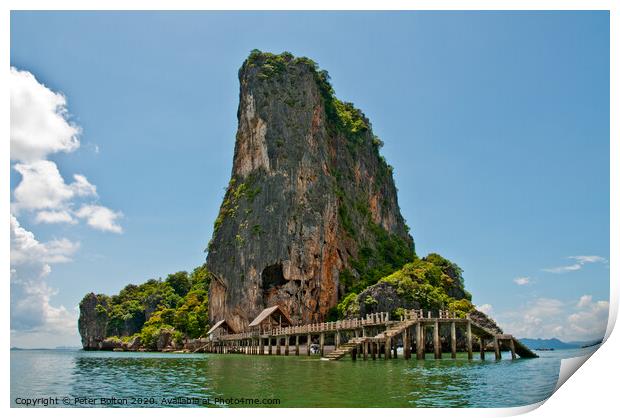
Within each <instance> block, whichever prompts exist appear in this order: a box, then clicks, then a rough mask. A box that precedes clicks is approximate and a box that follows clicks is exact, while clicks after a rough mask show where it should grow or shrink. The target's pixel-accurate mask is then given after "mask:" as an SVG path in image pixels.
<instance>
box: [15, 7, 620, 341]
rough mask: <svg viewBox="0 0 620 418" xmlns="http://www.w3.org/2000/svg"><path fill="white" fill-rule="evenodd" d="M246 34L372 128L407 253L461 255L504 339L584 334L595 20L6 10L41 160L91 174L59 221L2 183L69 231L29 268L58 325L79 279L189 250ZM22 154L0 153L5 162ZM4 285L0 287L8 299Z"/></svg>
mask: <svg viewBox="0 0 620 418" xmlns="http://www.w3.org/2000/svg"><path fill="white" fill-rule="evenodd" d="M254 48H258V49H261V50H264V51H271V52H277V53H279V52H282V51H290V52H292V53H293V54H295V55H305V56H308V57H310V58H312V59H314V60H315V61H317V62H318V63H319V65H320V66H321V67H322V68H324V69H327V70H328V71H329V73H330V75H331V77H332V83H333V85H334V88H335V90H336V94H337V96H338V97H339V98H341V99H343V100H347V101H352V102H353V103H355V104H356V105H357V106H358V107H359V108H361V109H362V110H363V111H364V112H365V114H366V115H367V116H368V117H369V118H370V120H371V122H372V124H373V129H374V131H375V133H376V134H377V135H379V136H380V137H381V138H382V139H383V140H384V142H385V146H384V148H383V150H382V152H383V154H384V155H385V157H386V159H387V160H388V162H389V163H390V164H391V165H392V166H394V168H395V170H394V171H395V180H396V184H397V187H398V189H399V202H400V207H401V211H402V213H403V215H404V217H405V218H406V219H407V221H408V223H409V225H410V226H411V229H412V234H413V237H414V239H415V241H416V247H417V252H418V254H420V255H424V254H426V253H428V252H439V253H441V254H442V255H444V256H446V257H447V258H449V259H451V260H453V261H455V262H456V263H457V264H459V265H460V266H461V267H462V268H463V269H464V271H465V273H464V276H465V281H466V286H467V288H468V289H469V290H470V291H471V292H472V293H473V295H474V303H476V304H477V305H479V306H483V307H484V308H483V309H485V310H487V311H489V312H490V313H491V314H492V316H493V317H495V318H496V319H497V320H498V321H499V323H500V325H503V326H504V327H505V328H506V329H507V331H509V332H513V333H514V334H516V335H518V336H529V337H532V336H533V337H538V336H546V337H553V336H558V337H560V338H562V339H568V340H570V339H588V338H592V337H596V336H598V334H600V330H601V329H604V324H603V321H602V318H604V316H605V315H606V309H607V305H606V302H605V301H607V300H608V297H609V264H608V262H607V260H608V259H609V15H608V13H607V12H535V13H528V12H507V13H499V12H406V13H403V12H393V13H388V12H383V13H370V12H367V13H359V12H358V13H354V12H338V13H320V12H313V13H301V12H300V13H286V12H278V13H274V12H251V13H250V12H239V13H232V12H226V13H223V12H222V13H210V12H166V13H164V12H161V13H148V12H133V13H130V12H123V13H113V12H105V13H101V12H98V13H68V12H46V13H42V12H39V13H37V12H13V13H12V14H11V65H12V66H13V67H15V68H16V69H17V70H19V71H20V74H24V73H23V72H25V71H27V72H29V73H31V74H32V75H34V77H36V80H37V81H38V82H39V83H41V84H43V85H45V86H46V87H47V88H48V89H49V90H51V91H53V92H59V93H62V94H63V95H64V96H65V97H66V109H67V111H68V113H69V114H68V115H65V116H66V118H67V119H68V120H69V121H70V122H71V123H72V124H73V125H76V126H79V127H80V130H81V132H80V134H79V141H80V146H79V148H77V149H72V150H71V152H48V153H47V154H46V155H45V156H44V159H46V160H49V161H52V162H53V163H55V165H56V166H57V167H58V170H59V171H60V174H61V176H62V178H63V179H64V180H65V181H66V183H67V184H69V183H71V182H72V181H73V176H74V175H75V174H81V175H83V176H85V177H86V178H87V181H88V182H89V184H91V185H95V186H96V194H94V193H90V194H89V193H88V192H84V193H82V194H79V193H74V196H77V197H75V199H78V200H74V201H71V202H72V203H70V204H71V205H73V206H72V208H73V210H74V219H73V221H72V222H71V223H68V222H65V223H58V222H57V223H44V222H35V219H36V216H37V211H36V210H33V209H31V210H29V209H27V208H26V209H23V210H19V211H17V210H14V209H13V208H14V207H17V206H18V205H16V201H17V198H16V197H15V195H14V193H13V191H14V190H15V188H16V187H17V186H18V185H19V183H20V182H21V181H22V178H21V176H20V175H19V174H18V173H17V171H16V170H15V169H12V170H11V190H12V196H11V199H12V202H13V206H12V211H13V212H14V215H15V219H16V220H17V221H18V223H19V228H21V229H20V231H30V232H32V233H33V234H34V237H35V239H36V240H37V241H38V242H39V243H49V242H59V241H60V240H63V239H64V240H66V241H63V242H70V243H79V247H72V250H70V251H69V253H68V254H67V257H66V258H67V260H63V262H57V261H54V260H52V261H51V262H50V263H49V266H50V267H51V271H50V272H49V273H47V274H45V275H44V276H45V277H44V278H37V280H40V281H39V282H38V283H45V285H46V286H47V290H46V291H44V292H43V293H45V292H47V293H45V294H47V295H48V298H47V299H45V297H44V296H45V295H43V299H44V300H48V302H46V303H48V305H47V308H48V309H50V310H52V312H56V313H57V314H58V309H59V307H61V306H62V307H64V308H65V310H66V312H62V315H64V316H66V320H65V321H64V322H62V323H63V324H70V323H72V322H71V321H73V320H75V318H76V317H75V307H76V305H77V304H78V303H79V301H80V299H81V298H82V297H83V295H84V294H85V293H87V292H89V291H95V292H98V293H99V292H100V293H109V294H111V293H116V292H117V291H118V290H120V289H121V288H122V287H123V286H124V285H126V284H127V283H139V282H143V281H145V280H147V279H149V278H157V277H165V275H166V274H167V273H170V272H174V271H178V270H190V269H192V268H193V267H195V266H198V265H199V264H201V263H202V262H203V261H204V258H205V254H204V253H203V249H204V248H205V247H206V245H207V243H208V241H209V239H210V237H211V232H212V225H213V221H214V219H215V217H216V214H217V211H218V209H219V205H220V203H221V198H222V196H223V193H224V187H225V185H226V184H227V182H228V179H229V176H230V171H231V167H232V155H233V147H234V137H235V131H236V111H237V104H238V88H239V86H238V80H237V70H238V69H239V67H240V65H241V63H242V61H243V60H244V59H245V57H246V56H247V55H248V54H249V51H250V50H252V49H254ZM11 141H12V146H13V134H12V137H11ZM20 161H21V163H22V164H23V161H22V160H20V159H17V160H16V158H15V156H14V155H13V151H12V166H14V165H15V164H20ZM26 164H28V163H26ZM73 190H77V189H73ZM84 196H86V197H84ZM79 199H86V200H88V199H90V200H89V201H88V202H84V201H82V200H79ZM67 202H69V201H67ZM83 204H87V205H91V206H90V207H92V205H95V206H97V207H105V208H108V209H109V210H110V211H111V212H112V213H114V214H119V212H120V213H122V215H121V216H119V217H117V218H115V220H114V225H115V226H116V227H118V228H122V232H120V233H119V229H116V230H114V227H108V228H107V229H106V228H101V227H93V225H95V226H96V222H95V221H93V222H94V224H93V225H89V224H88V222H90V221H91V220H93V219H94V218H93V217H92V216H90V214H89V213H83V214H82V215H83V216H78V215H77V213H78V212H79V209H78V208H80V207H83V206H80V205H83ZM108 213H109V212H108ZM91 214H92V213H91ZM99 226H100V225H99ZM108 226H110V225H108ZM12 237H13V236H12ZM12 245H13V242H12ZM12 250H13V247H12ZM12 257H13V254H12ZM570 257H573V258H570ZM68 259H70V261H69V260H68ZM13 264H14V263H13V259H12V268H14V269H15V267H14V266H13ZM571 266H572V267H571ZM562 267H568V268H564V269H563V268H562ZM20 274H21V272H20ZM24 274H26V273H24ZM42 276H43V275H41V277H42ZM13 279H14V278H13V276H12V282H13V281H14V280H13ZM515 279H521V280H517V282H519V283H521V284H517V283H516V282H515ZM33 280H34V279H33ZM16 286H17V285H16ZM16 286H12V289H13V288H14V287H16ZM22 293H23V292H22ZM22 293H20V292H17V291H16V292H14V291H13V290H12V307H13V305H16V304H17V303H19V301H20V300H19V299H20V298H22V297H23V296H22ZM40 299H41V298H40ZM40 299H35V300H33V302H34V303H36V300H40ZM22 308H23V306H22ZM53 309H56V311H53ZM15 312H17V310H16V311H15ZM20 312H21V313H20V314H19V315H22V316H27V315H33V316H36V315H39V316H41V315H42V316H43V318H34V319H33V320H32V321H31V320H30V319H28V318H19V320H18V318H16V315H17V313H16V314H15V315H13V316H12V320H13V324H15V323H19V324H21V325H19V327H18V328H15V326H13V332H12V344H13V345H23V346H34V345H39V346H40V345H42V344H41V343H40V342H41V337H42V336H44V335H46V334H45V333H46V332H48V333H49V330H50V329H52V328H53V326H52V325H50V326H47V327H46V325H45V324H46V321H47V322H49V321H51V319H50V318H53V317H54V315H50V314H49V313H48V314H44V313H43V314H42V313H41V309H37V308H36V307H34V306H33V307H30V308H28V309H23V310H22V311H20ZM59 315H60V314H59ZM55 324H56V323H55ZM58 326H60V325H58ZM46 330H47V331H46ZM54 335H55V337H51V336H49V335H48V337H49V338H48V340H49V341H50V344H52V345H60V344H65V343H66V344H72V345H76V344H77V343H78V341H79V340H78V337H77V336H76V333H75V329H73V330H72V331H70V332H69V331H67V332H66V333H62V332H60V333H55V334H54Z"/></svg>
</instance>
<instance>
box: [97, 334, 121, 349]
mask: <svg viewBox="0 0 620 418" xmlns="http://www.w3.org/2000/svg"><path fill="white" fill-rule="evenodd" d="M100 349H101V350H116V351H122V350H123V343H122V342H121V340H119V339H118V338H115V337H108V338H106V339H105V340H103V341H102V342H101V347H100Z"/></svg>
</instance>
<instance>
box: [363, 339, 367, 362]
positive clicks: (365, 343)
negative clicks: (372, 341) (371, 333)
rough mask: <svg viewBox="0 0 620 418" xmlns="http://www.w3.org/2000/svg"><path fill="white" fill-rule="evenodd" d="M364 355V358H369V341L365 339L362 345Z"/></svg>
mask: <svg viewBox="0 0 620 418" xmlns="http://www.w3.org/2000/svg"><path fill="white" fill-rule="evenodd" d="M362 351H363V352H362V355H363V356H364V360H366V359H367V358H368V342H367V341H364V342H363V346H362Z"/></svg>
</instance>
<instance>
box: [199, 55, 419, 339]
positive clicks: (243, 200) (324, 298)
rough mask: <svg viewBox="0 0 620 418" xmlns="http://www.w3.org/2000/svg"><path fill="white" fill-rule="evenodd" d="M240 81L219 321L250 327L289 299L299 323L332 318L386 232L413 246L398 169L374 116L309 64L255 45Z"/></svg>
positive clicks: (214, 305)
mask: <svg viewBox="0 0 620 418" xmlns="http://www.w3.org/2000/svg"><path fill="white" fill-rule="evenodd" d="M239 81H240V95H239V110H238V112H237V116H238V131H237V135H236V143H235V153H234V161H233V169H232V175H231V180H230V183H229V186H228V189H227V191H226V194H225V197H224V202H223V203H222V205H221V209H220V213H219V216H218V218H217V220H216V222H215V227H214V233H213V238H212V240H211V242H210V243H209V247H208V256H207V268H208V270H209V271H210V272H211V274H212V281H211V286H210V289H209V300H210V303H209V319H210V321H212V322H213V321H217V320H220V319H227V320H228V321H230V323H231V324H232V325H233V326H235V327H236V328H238V329H243V328H244V327H245V326H247V324H248V322H249V321H251V320H252V319H253V318H254V317H255V316H256V315H257V314H258V313H259V312H260V311H261V310H262V309H263V308H264V307H267V306H271V305H275V304H280V305H282V306H283V307H284V308H285V309H286V310H287V311H288V313H289V314H290V315H291V317H292V318H293V319H294V320H296V321H302V322H309V321H317V320H324V319H325V317H326V315H327V313H328V312H329V310H330V308H333V307H334V306H335V305H336V304H337V302H338V298H339V297H340V296H342V294H343V293H344V292H346V291H347V288H346V286H347V285H346V284H345V283H343V280H341V279H342V278H343V277H342V275H343V273H344V272H346V275H347V278H348V279H347V280H349V281H351V280H355V278H356V277H357V276H359V270H360V269H359V268H357V269H356V268H355V267H354V266H353V264H354V262H355V261H356V260H358V259H359V258H360V257H361V256H362V255H364V254H365V255H366V258H365V260H366V261H368V260H367V259H368V254H371V255H372V254H373V251H375V249H376V248H378V247H379V246H380V245H381V243H380V241H381V240H383V241H385V240H386V239H390V240H396V241H398V242H399V243H403V245H405V246H407V247H409V248H410V250H411V253H412V254H413V240H412V238H411V237H410V235H409V234H408V229H407V227H406V225H405V222H404V220H403V218H402V216H401V214H400V210H399V207H398V202H397V197H396V187H395V185H394V182H393V179H392V173H391V168H390V167H389V166H388V165H387V164H386V163H385V161H384V160H383V158H382V157H381V156H380V155H379V152H378V143H379V141H378V139H377V138H376V137H375V136H374V135H373V133H372V129H371V127H370V123H369V122H368V120H367V119H366V118H365V117H364V116H363V114H361V112H359V111H358V110H357V109H354V108H353V107H352V106H349V105H348V104H346V103H342V102H339V101H337V99H336V101H334V100H332V96H331V95H332V92H331V91H330V89H331V87H330V86H329V84H328V83H327V77H326V76H325V73H322V72H319V71H318V70H317V69H316V66H315V65H314V63H312V62H311V61H310V60H308V59H305V58H297V59H296V58H293V57H292V56H291V55H289V54H283V55H279V56H273V55H271V54H262V53H258V52H253V54H252V55H251V56H250V58H248V60H246V62H244V64H243V66H242V67H241V69H240V71H239ZM386 237H388V238H386ZM362 250H363V251H364V254H360V252H361V251H362ZM371 258H372V257H371ZM370 262H371V263H372V260H370ZM350 276H351V277H352V278H353V279H351V277H350Z"/></svg>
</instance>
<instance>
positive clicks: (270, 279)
mask: <svg viewBox="0 0 620 418" xmlns="http://www.w3.org/2000/svg"><path fill="white" fill-rule="evenodd" d="M261 278H262V281H263V292H264V293H268V292H269V291H270V290H272V289H277V288H279V287H281V286H283V285H285V284H286V279H285V278H284V272H283V271H282V264H281V263H277V264H272V265H270V266H267V267H265V268H264V269H263V272H262V273H261Z"/></svg>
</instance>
